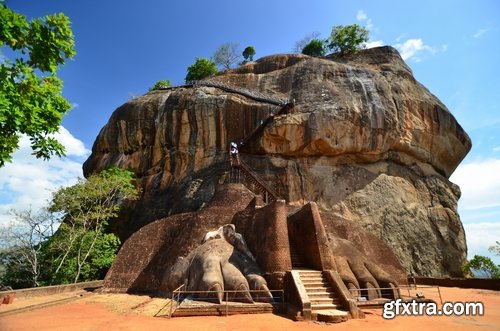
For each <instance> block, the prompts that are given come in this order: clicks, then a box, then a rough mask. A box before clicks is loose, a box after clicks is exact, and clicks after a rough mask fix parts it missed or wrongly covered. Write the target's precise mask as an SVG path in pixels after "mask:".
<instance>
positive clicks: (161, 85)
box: [149, 80, 172, 91]
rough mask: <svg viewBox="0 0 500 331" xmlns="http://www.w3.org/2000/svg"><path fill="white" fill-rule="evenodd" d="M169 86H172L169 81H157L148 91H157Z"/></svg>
mask: <svg viewBox="0 0 500 331" xmlns="http://www.w3.org/2000/svg"><path fill="white" fill-rule="evenodd" d="M169 86H172V83H171V82H170V81H169V80H159V81H157V82H156V83H155V84H154V85H153V87H151V88H150V89H149V90H150V91H153V90H158V89H161V88H165V87H169Z"/></svg>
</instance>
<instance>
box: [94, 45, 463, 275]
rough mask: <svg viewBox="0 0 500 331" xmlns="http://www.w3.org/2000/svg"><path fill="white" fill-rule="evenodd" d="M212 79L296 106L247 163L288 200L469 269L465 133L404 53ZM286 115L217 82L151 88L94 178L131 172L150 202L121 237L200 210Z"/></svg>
mask: <svg viewBox="0 0 500 331" xmlns="http://www.w3.org/2000/svg"><path fill="white" fill-rule="evenodd" d="M211 79H212V80H216V81H220V82H224V83H227V84H230V85H235V86H239V87H243V88H247V89H248V90H255V91H258V92H260V93H264V94H267V95H270V96H273V97H277V98H283V99H289V100H291V101H293V102H294V107H293V108H292V109H291V110H290V111H289V112H288V113H287V114H284V115H280V116H276V117H275V118H274V120H273V121H272V122H270V123H269V124H268V125H266V126H265V128H264V130H263V131H262V132H261V133H259V134H258V135H256V136H255V137H254V138H253V139H252V140H251V141H249V142H248V143H247V144H246V145H245V146H244V148H243V149H242V152H244V153H243V154H242V159H244V161H245V162H246V163H247V164H249V165H250V166H251V167H252V169H253V170H254V171H255V172H256V173H258V174H259V175H260V176H261V177H262V178H263V179H264V180H265V181H266V183H267V184H268V185H270V186H272V187H273V188H274V189H275V191H276V192H278V194H279V195H280V197H281V198H284V199H286V201H287V202H288V203H289V204H291V205H301V204H304V203H306V202H308V201H315V202H316V203H317V204H318V206H319V208H320V210H321V212H322V215H324V217H333V218H339V219H343V220H347V221H350V222H356V223H357V224H360V225H361V226H362V227H363V228H365V229H367V230H368V231H370V232H371V233H373V234H375V235H376V236H378V237H379V238H381V239H382V240H384V241H385V242H386V243H387V244H388V245H389V246H390V247H392V249H393V251H394V252H395V254H396V255H397V256H398V258H399V259H400V262H401V264H402V265H403V266H404V267H405V268H406V269H407V272H408V273H414V274H418V275H422V276H454V275H459V274H460V266H461V265H462V264H463V262H465V258H466V243H465V234H464V230H463V227H462V224H461V222H460V218H459V215H458V213H457V200H458V198H459V196H460V190H459V188H458V186H456V185H455V184H453V183H451V182H450V181H449V180H448V178H449V176H450V175H451V173H452V172H453V171H454V170H455V168H456V167H457V166H458V164H459V163H460V161H461V160H462V159H463V158H464V157H465V155H466V154H467V152H468V151H469V150H470V148H471V142H470V139H469V137H468V136H467V134H466V133H465V131H464V130H463V129H462V127H461V126H460V125H459V124H458V123H457V121H456V120H455V118H454V117H453V115H452V114H451V113H450V112H449V111H448V110H447V108H446V106H445V105H443V104H442V103H441V102H440V101H439V100H438V99H437V98H436V97H435V96H434V95H433V94H432V93H430V92H429V91H428V90H427V89H426V88H425V87H424V86H422V85H421V84H420V83H418V82H417V81H416V80H415V78H414V77H413V74H412V72H411V70H410V69H409V67H408V66H407V65H406V64H405V63H404V61H403V60H402V59H401V57H400V55H399V54H398V53H397V51H396V50H395V49H393V48H391V47H380V48H374V49H368V50H364V51H361V52H359V53H358V54H357V55H355V56H352V57H347V58H335V57H332V58H321V59H320V58H313V57H309V56H305V55H297V54H294V55H275V56H269V57H265V58H262V59H260V60H259V61H256V62H251V63H249V64H247V65H245V66H242V67H239V68H237V69H234V70H229V71H226V72H224V73H222V74H219V75H218V76H216V77H213V78H211ZM280 108H281V107H280V106H276V105H273V104H270V103H266V102H262V101H257V100H254V99H252V98H248V97H247V96H244V95H241V94H239V93H234V92H228V91H225V90H223V89H220V88H216V87H206V86H198V87H182V88H176V89H167V90H159V91H153V92H150V93H148V94H146V95H144V96H142V97H138V98H136V99H134V100H131V101H130V102H127V103H126V104H124V105H122V106H121V107H119V108H118V109H117V110H116V111H115V112H114V113H113V115H112V116H111V118H110V120H109V122H108V124H107V125H106V126H105V127H104V128H103V129H102V130H101V132H100V133H99V135H98V137H97V139H96V141H95V143H94V146H93V149H92V155H91V156H90V157H89V159H88V160H87V161H86V163H85V164H84V172H85V174H86V175H88V174H89V173H91V172H95V171H101V170H102V169H104V168H106V167H108V166H111V165H116V166H120V167H123V168H127V169H131V170H133V171H134V172H135V173H136V175H137V185H138V186H139V187H141V188H142V190H143V196H142V199H141V200H140V201H139V202H137V203H136V204H135V205H134V206H130V208H129V209H128V210H127V212H125V213H123V215H122V217H121V219H120V220H119V222H117V224H116V229H117V231H118V232H119V233H120V234H121V236H122V238H124V237H128V236H129V235H130V234H132V233H133V232H135V231H136V230H138V229H139V228H140V227H142V226H143V225H145V224H148V223H150V222H152V221H154V220H156V219H159V218H162V217H165V216H168V215H172V214H177V213H181V212H188V211H195V210H199V209H200V208H202V207H203V206H204V205H205V204H206V203H207V202H208V201H209V200H210V199H211V197H212V196H213V194H214V190H215V187H216V184H217V183H219V182H220V181H222V180H223V177H224V176H223V174H224V172H226V171H228V155H227V150H228V146H229V142H230V141H240V139H241V138H244V137H246V136H247V135H248V134H249V133H250V132H251V131H252V130H254V129H255V128H256V127H257V126H258V125H259V124H260V123H261V121H264V120H265V119H266V118H267V117H268V116H269V115H270V114H272V113H276V112H277V111H279V109H280Z"/></svg>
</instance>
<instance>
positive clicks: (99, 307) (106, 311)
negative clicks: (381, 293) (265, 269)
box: [0, 287, 500, 331]
mask: <svg viewBox="0 0 500 331" xmlns="http://www.w3.org/2000/svg"><path fill="white" fill-rule="evenodd" d="M431 290H432V291H431ZM440 290H441V296H442V299H443V301H450V302H458V301H462V302H464V301H467V302H472V301H479V302H482V303H483V304H484V309H485V312H484V315H483V316H439V317H438V316H397V317H395V318H394V319H392V320H386V319H384V318H383V317H382V309H371V310H365V313H366V318H365V319H357V320H349V321H347V322H345V323H340V324H326V323H319V322H294V321H292V320H290V319H288V318H285V317H283V316H279V315H274V314H259V315H234V316H228V317H215V316H208V317H177V318H171V319H169V318H165V317H153V315H155V314H156V315H162V314H163V313H160V314H159V312H162V309H165V302H166V301H165V299H151V298H149V297H146V296H132V295H126V294H90V295H86V296H84V297H82V298H80V299H78V300H75V301H72V302H69V303H64V304H59V305H55V306H51V307H47V308H41V309H35V310H32V311H28V312H22V313H17V314H11V315H7V316H5V315H4V316H2V313H5V312H6V311H7V309H15V308H16V305H17V308H20V307H21V308H22V306H23V305H24V306H26V305H29V304H30V303H34V302H35V303H36V301H37V300H38V302H39V301H43V300H42V299H24V302H23V299H19V300H17V302H14V303H13V304H12V305H2V306H0V330H2V331H7V330H65V331H66V330H135V331H140V330H157V329H164V330H202V331H211V330H287V331H293V330H330V329H332V330H336V331H342V330H350V331H356V330H360V331H366V330H370V331H373V330H413V329H419V330H439V331H446V330H454V331H460V330H500V292H499V291H487V290H476V289H459V288H447V287H441V288H440ZM423 291H424V292H425V291H427V293H425V295H426V297H432V298H433V299H434V298H435V299H437V300H439V299H438V298H439V297H438V296H437V292H436V291H435V289H427V290H425V289H424V290H423ZM73 295H74V294H73ZM66 297H67V295H66ZM56 299H59V298H56ZM162 300H163V301H162ZM7 306H9V307H7Z"/></svg>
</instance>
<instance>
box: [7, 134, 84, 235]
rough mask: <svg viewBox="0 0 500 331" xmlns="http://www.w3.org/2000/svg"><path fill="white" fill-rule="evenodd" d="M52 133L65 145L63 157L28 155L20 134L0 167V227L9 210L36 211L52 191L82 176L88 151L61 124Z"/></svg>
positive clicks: (26, 144)
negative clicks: (10, 157) (13, 150)
mask: <svg viewBox="0 0 500 331" xmlns="http://www.w3.org/2000/svg"><path fill="white" fill-rule="evenodd" d="M54 136H55V138H56V139H58V140H59V141H60V142H61V143H62V144H63V145H64V146H65V147H66V154H67V156H66V157H63V158H58V157H52V158H51V159H50V160H48V161H43V160H40V159H37V158H35V157H34V156H32V155H31V153H32V150H31V148H30V146H29V140H28V138H27V137H22V138H21V140H20V144H19V146H20V148H19V150H18V151H17V152H16V153H14V155H13V161H12V162H11V163H7V164H6V165H5V166H4V167H3V168H0V192H1V195H0V226H2V225H6V223H7V222H8V221H9V220H10V216H9V214H8V212H9V210H11V209H26V208H29V207H31V208H33V209H34V210H37V209H39V208H41V207H43V206H45V205H46V203H47V201H48V200H49V198H50V197H51V194H52V192H53V191H55V190H56V189H57V188H59V187H61V186H67V185H72V184H74V183H75V182H76V181H77V178H78V177H81V176H82V163H83V161H84V159H85V158H86V156H88V155H89V150H88V149H86V148H85V146H84V145H83V143H82V142H81V141H80V140H78V139H77V138H75V137H73V136H72V135H71V133H70V132H69V131H68V130H66V129H65V128H64V127H61V128H60V130H59V133H57V134H55V135H54Z"/></svg>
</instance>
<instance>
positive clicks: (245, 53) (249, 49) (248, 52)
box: [241, 46, 255, 63]
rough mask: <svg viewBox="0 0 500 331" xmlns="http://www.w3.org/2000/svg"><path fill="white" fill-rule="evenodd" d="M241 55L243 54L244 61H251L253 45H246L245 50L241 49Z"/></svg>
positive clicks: (253, 51)
mask: <svg viewBox="0 0 500 331" xmlns="http://www.w3.org/2000/svg"><path fill="white" fill-rule="evenodd" d="M241 55H243V58H244V59H245V60H244V62H245V63H246V62H249V61H253V56H254V55H255V48H253V46H248V47H246V48H245V50H243V53H242V54H241Z"/></svg>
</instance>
